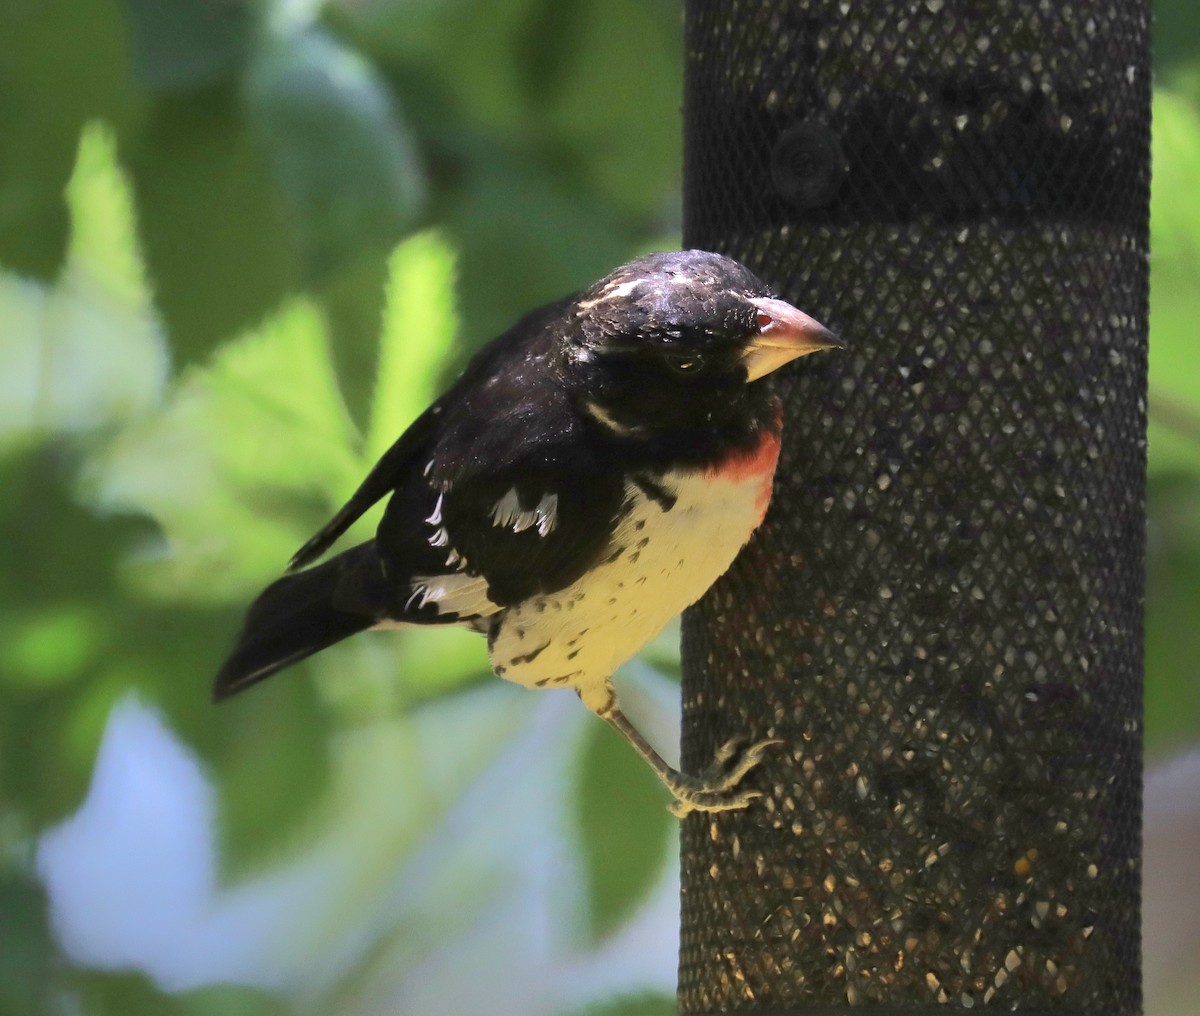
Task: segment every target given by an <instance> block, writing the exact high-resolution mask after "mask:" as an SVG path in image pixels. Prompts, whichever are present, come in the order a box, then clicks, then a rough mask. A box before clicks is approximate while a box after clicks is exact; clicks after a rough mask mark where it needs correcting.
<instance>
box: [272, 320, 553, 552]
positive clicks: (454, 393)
mask: <svg viewBox="0 0 1200 1016" xmlns="http://www.w3.org/2000/svg"><path fill="white" fill-rule="evenodd" d="M573 300H574V297H566V298H564V299H562V300H559V301H557V302H555V303H551V304H547V305H546V306H544V307H541V308H539V309H538V310H535V311H533V312H531V313H530V314H527V315H526V316H525V317H523V318H522V319H521V320H520V321H518V322H517V323H516V324H515V325H513V326H512V328H510V329H509V330H508V331H507V332H505V333H504V334H503V335H501V336H500V337H499V338H497V339H495V340H494V341H492V342H491V343H489V344H488V345H487V346H485V347H484V348H483V349H482V350H480V352H479V353H477V354H476V355H475V356H474V357H473V358H472V359H471V361H470V363H468V364H467V367H466V369H465V370H464V371H463V372H462V374H461V375H460V376H459V378H458V380H457V381H455V383H454V384H453V385H452V386H451V387H450V388H449V389H448V390H447V391H446V393H445V394H444V395H442V396H441V397H440V398H439V399H438V400H437V401H436V402H434V404H433V405H432V406H430V407H429V408H428V409H427V410H425V412H424V413H422V414H421V415H420V416H419V417H418V418H417V419H416V421H415V422H414V423H413V424H412V425H411V426H410V427H409V428H408V429H407V430H406V431H405V432H404V433H403V434H402V435H400V437H399V438H398V439H397V441H396V443H395V444H393V445H392V446H391V448H389V449H388V450H387V451H386V452H384V454H383V456H382V457H381V458H380V459H379V461H378V462H377V463H375V466H374V468H372V470H371V471H370V473H368V474H367V477H366V479H364V480H363V482H362V483H361V484H360V485H359V487H358V489H357V490H356V491H355V492H354V493H353V494H352V495H351V496H350V500H349V501H347V502H346V503H345V504H344V505H343V506H342V507H341V509H339V511H338V512H337V514H336V515H334V516H333V518H332V519H330V520H329V521H328V522H327V523H325V525H324V526H322V527H321V529H320V530H319V531H318V532H317V533H315V534H314V535H313V537H312V538H311V539H309V540H308V542H306V543H305V544H304V546H303V547H301V548H300V549H299V550H298V551H296V553H295V554H294V555H293V557H292V559H291V561H290V562H289V563H288V571H295V570H296V569H298V568H303V567H304V566H305V565H307V564H311V563H312V562H313V561H315V560H316V559H317V558H319V557H320V556H321V555H322V554H324V553H325V552H326V551H327V550H329V548H330V547H332V546H333V544H334V543H335V542H336V541H337V539H338V537H340V536H341V535H342V534H343V533H344V532H345V531H346V530H347V529H349V528H350V526H351V525H353V524H354V523H355V522H356V521H357V520H358V518H359V517H360V516H361V515H362V514H363V513H364V512H366V511H367V510H368V509H369V508H370V507H371V506H372V505H373V504H375V502H376V501H379V500H381V499H382V498H384V497H386V496H387V495H388V494H390V493H392V492H393V491H395V490H399V489H400V488H402V487H404V486H405V485H406V484H408V483H410V482H412V480H413V478H414V470H420V469H422V468H423V467H424V466H425V465H426V463H427V462H428V461H429V455H430V449H431V448H432V447H433V446H434V445H435V444H437V443H439V435H440V434H441V433H442V432H443V430H444V429H445V422H444V421H445V419H446V418H447V417H450V418H452V419H453V418H456V417H457V418H461V417H462V415H463V413H462V410H463V408H464V407H466V408H470V407H472V406H474V405H475V404H476V403H478V402H484V403H486V402H488V401H489V394H490V392H491V390H492V389H493V387H494V380H495V379H496V378H497V377H499V378H501V379H502V380H503V379H505V378H512V377H514V376H516V377H519V378H525V377H528V376H529V375H530V374H531V373H533V374H536V371H537V368H539V367H542V366H543V365H544V363H545V361H547V360H548V359H549V357H550V355H551V353H552V351H553V347H554V346H555V345H556V332H557V331H558V330H561V328H563V327H566V326H567V319H568V316H567V315H566V314H565V313H564V312H565V311H566V309H567V307H568V306H569V305H570V304H571V302H572V301H573ZM487 422H488V421H486V420H485V421H484V423H487ZM460 429H461V428H460ZM464 436H465V435H464Z"/></svg>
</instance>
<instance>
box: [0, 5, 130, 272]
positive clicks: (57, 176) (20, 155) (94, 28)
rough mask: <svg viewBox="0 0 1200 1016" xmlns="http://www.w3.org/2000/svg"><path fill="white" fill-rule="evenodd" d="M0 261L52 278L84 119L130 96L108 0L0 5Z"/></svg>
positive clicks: (115, 119) (121, 114) (123, 105)
mask: <svg viewBox="0 0 1200 1016" xmlns="http://www.w3.org/2000/svg"><path fill="white" fill-rule="evenodd" d="M0 39H3V44H2V45H0V139H3V143H2V144H0V180H2V181H3V187H2V188H0V266H3V267H4V268H7V269H10V270H12V271H16V272H19V273H21V274H22V275H30V276H35V277H37V278H40V279H44V280H48V279H51V278H53V277H54V276H55V275H56V274H57V272H58V269H59V267H60V265H61V263H62V257H63V255H64V253H65V251H66V245H67V234H68V219H67V209H66V206H65V204H64V203H63V188H64V186H65V185H66V182H67V179H68V178H69V176H70V174H71V168H72V166H73V165H74V162H75V154H76V147H77V145H78V143H79V133H80V131H81V130H82V128H83V126H84V124H85V123H87V122H88V121H89V120H92V119H95V118H98V117H100V118H104V119H105V120H107V121H108V122H109V123H111V124H116V125H121V124H123V123H124V122H125V120H126V119H127V118H128V116H129V115H130V112H131V110H132V107H133V105H134V95H133V91H132V83H131V81H130V80H129V75H128V57H127V55H126V49H125V39H124V30H123V25H122V23H121V17H120V13H119V12H118V10H117V8H116V7H115V5H114V4H113V3H112V2H111V0H71V2H70V3H50V4H28V3H4V4H0Z"/></svg>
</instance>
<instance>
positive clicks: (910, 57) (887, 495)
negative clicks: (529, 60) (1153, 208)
mask: <svg viewBox="0 0 1200 1016" xmlns="http://www.w3.org/2000/svg"><path fill="white" fill-rule="evenodd" d="M1148 23H1149V10H1148V4H1147V3H1146V2H1143V0H1053V2H1051V0H1041V2H1039V0H986V2H985V0H923V2H900V0H895V2H859V0H855V2H853V3H847V2H840V3H839V2H835V0H808V2H805V0H773V2H772V0H754V2H747V0H690V2H689V3H688V6H687V15H686V45H687V80H686V101H685V198H684V206H685V208H684V214H685V241H686V243H687V245H688V246H696V247H704V248H709V249H713V250H718V251H722V252H724V253H727V254H730V255H732V256H733V257H736V258H738V259H740V260H742V261H744V262H746V263H747V264H748V265H750V266H751V267H752V268H754V269H755V270H756V271H758V272H759V273H760V274H762V275H763V277H764V278H766V279H767V280H768V281H770V282H771V283H772V284H774V285H775V286H776V287H777V288H778V290H779V292H780V294H781V295H783V296H784V297H786V298H788V299H790V300H793V301H794V302H796V303H797V304H798V305H799V306H800V307H802V308H804V309H805V310H807V311H808V312H809V313H811V314H813V315H814V316H816V317H817V318H818V319H819V320H821V321H823V322H824V323H825V324H827V325H829V326H830V327H832V328H834V329H835V330H836V331H838V332H840V333H841V334H842V335H843V336H845V337H846V339H847V341H848V345H849V349H848V350H847V351H845V352H841V353H830V354H823V355H822V356H821V357H813V358H811V359H809V360H805V361H803V364H802V365H801V366H799V367H796V368H793V369H790V370H788V371H785V372H784V373H785V374H786V375H787V376H786V377H785V378H784V379H783V381H782V382H781V383H780V390H781V392H782V394H783V395H784V398H785V401H786V403H787V427H786V432H785V447H784V456H783V460H782V462H781V465H780V473H779V477H778V480H777V484H776V494H775V499H774V503H773V504H772V507H771V512H770V514H769V516H768V520H767V523H766V525H765V528H764V530H763V531H762V532H761V533H760V534H759V535H758V536H756V538H755V539H754V540H753V541H752V543H751V545H750V547H748V548H747V550H746V552H745V553H744V554H743V555H742V556H741V557H740V558H739V560H738V562H737V564H736V565H735V566H734V568H733V570H732V571H731V572H730V573H729V574H728V575H727V576H726V577H725V578H724V579H722V581H721V582H719V583H718V585H717V587H716V588H715V589H714V590H713V591H712V592H711V593H710V594H709V596H708V597H707V598H706V599H705V600H704V601H702V603H701V604H700V605H699V606H698V607H697V608H695V609H694V610H692V611H691V612H689V614H688V616H687V617H686V619H685V624H684V665H685V677H684V719H685V729H684V741H683V756H684V763H685V767H690V768H692V769H697V768H699V767H701V766H702V765H703V764H704V763H705V762H706V761H707V760H708V759H709V758H710V757H711V754H712V752H713V750H714V749H715V748H716V746H717V745H718V744H720V743H721V742H722V741H723V740H725V739H726V738H727V737H729V736H731V735H733V734H736V733H746V734H750V735H752V736H755V737H758V736H764V735H775V736H778V737H781V738H783V739H785V740H786V742H787V747H786V748H785V749H782V750H779V751H777V752H776V753H775V754H773V755H772V756H771V757H770V758H769V760H768V761H767V763H766V764H765V765H764V766H763V768H762V769H761V770H760V771H759V772H757V773H755V774H753V775H752V776H751V779H752V780H754V781H755V782H756V785H758V786H760V787H761V788H762V789H763V790H764V791H765V793H766V796H765V797H764V798H763V799H761V800H760V801H757V802H756V803H755V804H754V806H752V807H751V808H750V809H749V810H747V811H745V812H740V813H728V814H724V815H718V816H704V815H695V814H693V815H692V816H689V817H688V818H687V819H686V821H685V823H684V829H683V903H682V907H683V930H682V946H681V956H680V974H679V1000H680V1008H681V1011H682V1012H684V1013H709V1012H718V1011H726V1010H750V1011H757V1012H803V1011H807V1010H809V1008H810V1007H838V1006H845V1005H847V1004H856V1003H857V1004H873V1005H876V1006H879V1005H889V1006H897V1007H901V1006H902V1007H905V1008H906V1009H909V1010H911V1008H912V1007H923V1006H931V1007H932V1006H940V1005H943V1004H949V1005H952V1006H959V1007H966V1006H974V1007H990V1008H995V1009H1002V1010H1013V1009H1017V1010H1021V1011H1034V1010H1052V1011H1069V1012H1078V1013H1083V1012H1086V1013H1121V1014H1126V1013H1134V1012H1137V1011H1138V1010H1139V1008H1140V977H1139V972H1138V963H1139V944H1140V943H1139V924H1138V908H1139V873H1138V855H1139V848H1140V786H1141V769H1140V765H1141V762H1140V722H1141V696H1140V692H1141V684H1140V681H1141V657H1142V647H1141V601H1142V570H1143V526H1144V516H1143V473H1144V415H1145V399H1144V396H1145V370H1146V345H1145V340H1146V324H1147V246H1148V236H1147V219H1148V179H1149V177H1148V174H1149V169H1148V159H1149V112H1150V80H1149V67H1148V59H1149V52H1148V32H1149V24H1148Z"/></svg>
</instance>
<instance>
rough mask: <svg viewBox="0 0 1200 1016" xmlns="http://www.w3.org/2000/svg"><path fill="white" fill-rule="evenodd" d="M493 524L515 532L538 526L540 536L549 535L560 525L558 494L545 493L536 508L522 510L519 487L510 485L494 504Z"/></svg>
mask: <svg viewBox="0 0 1200 1016" xmlns="http://www.w3.org/2000/svg"><path fill="white" fill-rule="evenodd" d="M492 525H493V526H498V527H499V528H501V529H512V531H513V532H514V533H523V532H525V530H526V529H531V528H533V527H534V526H536V527H537V531H538V535H539V536H549V535H550V534H551V533H552V532H554V527H555V526H557V525H558V495H557V494H544V495H543V496H542V499H541V500H540V501H539V502H538V503H537V506H536V507H535V508H531V509H529V510H522V508H521V498H520V497H519V496H518V494H517V488H516V487H509V489H508V493H507V494H505V495H504V497H502V498H500V500H499V501H497V502H496V503H495V504H494V505H492Z"/></svg>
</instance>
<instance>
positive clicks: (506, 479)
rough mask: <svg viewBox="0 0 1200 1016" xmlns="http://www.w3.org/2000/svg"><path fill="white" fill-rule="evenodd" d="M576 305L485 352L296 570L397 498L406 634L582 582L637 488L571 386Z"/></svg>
mask: <svg viewBox="0 0 1200 1016" xmlns="http://www.w3.org/2000/svg"><path fill="white" fill-rule="evenodd" d="M570 302H571V299H570V298H568V299H567V300H563V301H560V302H559V303H556V304H551V305H549V306H547V307H543V308H541V309H540V310H538V311H535V312H534V313H533V314H530V315H528V316H527V317H526V318H524V319H522V320H521V321H520V322H518V323H517V324H516V325H515V326H514V327H513V328H512V329H510V330H509V331H508V332H506V333H505V334H504V335H503V336H501V337H500V338H499V339H497V340H496V341H495V342H494V343H492V344H491V345H489V346H488V347H487V348H485V349H484V350H483V351H481V352H480V353H479V354H478V355H477V356H476V357H475V358H474V359H473V360H472V361H471V363H470V364H469V365H468V367H467V369H466V370H465V371H464V372H463V374H462V376H461V377H460V378H459V379H458V381H457V382H456V383H455V384H454V385H453V386H452V387H451V388H450V389H449V390H448V391H447V392H446V394H445V395H443V396H442V397H441V398H439V399H438V401H437V402H435V403H434V404H433V405H432V406H431V407H430V408H429V409H428V410H426V412H425V413H424V414H423V415H422V416H421V417H420V418H419V419H418V420H417V421H416V422H415V423H414V424H413V425H412V427H410V428H409V429H408V430H407V431H406V432H405V433H404V435H403V436H401V438H400V439H399V440H398V441H397V442H396V444H395V445H393V446H392V448H390V449H389V450H388V452H387V453H386V454H385V455H384V456H383V457H382V458H381V459H380V460H379V462H378V463H377V464H376V466H375V467H374V469H372V470H371V472H370V474H369V475H368V476H367V478H366V479H365V480H364V481H363V483H362V484H361V486H360V487H359V489H358V490H357V491H355V493H354V495H353V496H352V497H351V498H350V500H349V501H348V502H347V503H346V505H345V506H344V507H343V508H342V509H341V510H340V511H339V512H338V513H337V514H336V515H335V516H334V517H333V519H331V520H330V522H329V523H328V524H327V525H326V526H324V527H323V528H322V529H321V531H320V532H319V533H317V534H316V535H315V536H314V537H313V538H312V539H311V540H309V541H308V542H307V543H306V544H305V545H304V546H303V547H302V548H301V549H300V550H299V551H298V552H297V554H296V556H295V557H294V558H293V560H292V567H293V568H299V567H302V566H303V565H305V564H307V563H309V562H311V561H313V560H314V559H315V558H317V557H318V556H320V555H321V554H322V553H324V552H325V551H326V550H327V549H328V548H329V547H330V546H331V545H332V544H333V542H334V541H335V540H336V539H337V538H338V537H339V536H340V535H341V534H342V533H343V532H345V530H346V529H347V528H348V527H349V526H350V525H351V523H353V522H354V521H355V520H356V519H357V518H358V517H359V516H360V515H362V513H363V512H365V511H366V510H367V509H368V508H369V507H370V506H371V505H372V504H374V503H375V502H376V501H378V500H379V499H381V498H382V497H384V496H386V495H388V494H391V499H390V501H389V502H388V506H387V509H386V511H385V512H384V516H383V519H382V521H381V522H380V525H379V529H378V532H377V534H376V547H377V550H378V553H379V556H380V559H381V561H382V566H383V572H384V575H385V576H386V581H387V582H388V583H389V584H390V585H391V586H392V589H393V594H392V596H391V597H390V604H389V607H388V610H387V614H388V616H390V617H392V618H394V619H396V620H403V621H411V622H433V623H445V622H453V621H465V620H471V619H473V618H477V617H480V616H486V615H487V614H488V613H492V612H494V611H495V610H497V609H499V608H500V607H503V606H506V605H507V604H510V603H515V602H518V601H520V600H523V599H525V598H526V597H528V596H531V595H536V594H538V593H546V592H552V591H554V590H557V589H561V588H563V587H564V586H567V585H569V584H570V583H571V582H573V581H574V580H575V579H576V578H578V577H579V576H580V575H581V574H582V573H583V571H584V570H585V569H586V568H587V567H588V566H589V565H590V564H591V563H592V562H593V561H594V560H595V559H596V556H597V555H598V554H599V553H601V552H602V551H603V550H604V548H605V546H606V545H607V543H608V541H609V537H610V535H611V533H612V530H613V526H614V523H615V520H616V518H617V516H618V515H619V514H620V511H621V507H622V504H623V502H624V497H625V486H624V477H623V471H622V470H621V469H620V468H619V466H618V464H617V463H616V462H615V461H611V460H608V461H601V459H602V458H607V455H606V452H605V450H604V449H600V448H598V447H596V446H595V445H594V443H593V438H591V437H589V436H588V434H587V433H586V428H585V427H584V426H583V424H582V423H581V421H580V419H579V417H578V414H577V412H576V410H575V408H574V406H573V405H572V404H571V403H570V400H569V398H568V396H567V394H566V392H565V391H564V390H563V388H562V386H561V385H560V383H559V381H558V377H557V371H556V369H555V357H556V356H557V355H558V354H559V348H560V343H561V337H562V330H563V329H564V328H567V327H571V322H570V318H569V313H567V308H568V306H569V304H570Z"/></svg>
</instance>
